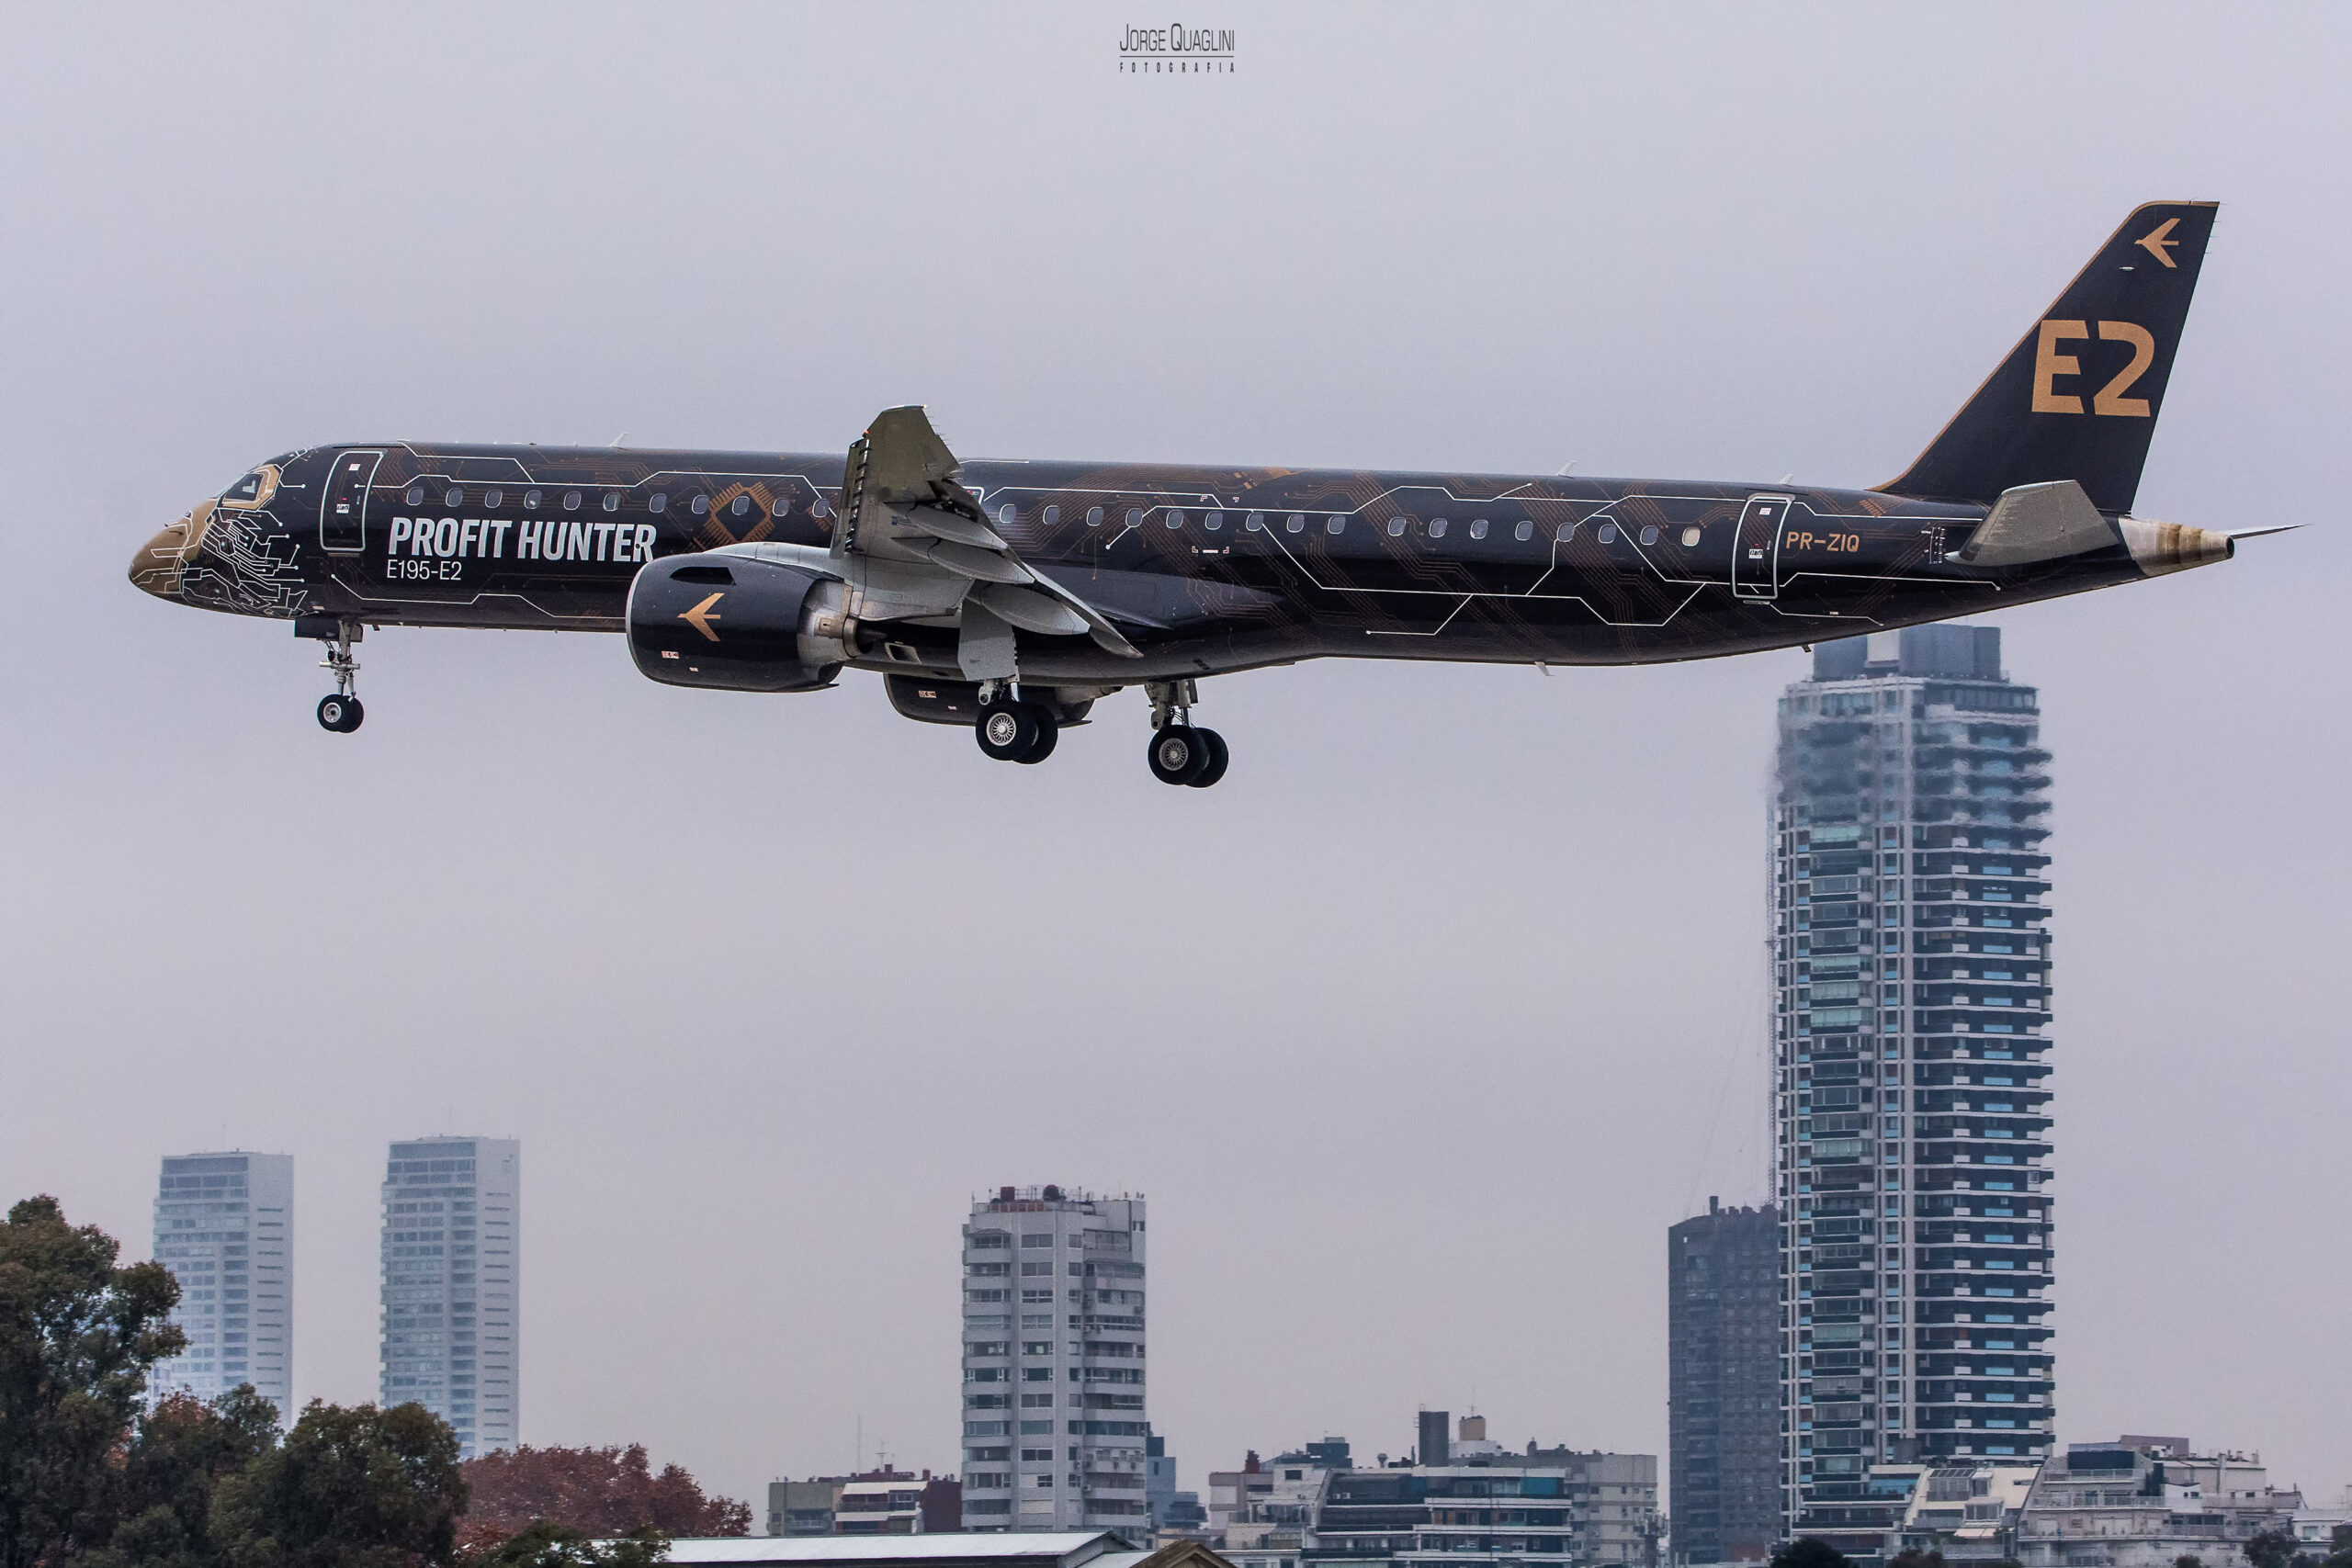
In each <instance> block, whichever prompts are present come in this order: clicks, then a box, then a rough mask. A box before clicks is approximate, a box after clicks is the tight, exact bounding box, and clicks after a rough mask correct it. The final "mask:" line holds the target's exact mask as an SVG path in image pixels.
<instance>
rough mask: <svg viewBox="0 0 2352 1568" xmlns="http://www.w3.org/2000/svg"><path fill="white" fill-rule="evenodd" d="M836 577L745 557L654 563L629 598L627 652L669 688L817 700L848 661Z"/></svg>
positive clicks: (843, 595) (844, 597)
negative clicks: (817, 693) (806, 696)
mask: <svg viewBox="0 0 2352 1568" xmlns="http://www.w3.org/2000/svg"><path fill="white" fill-rule="evenodd" d="M847 603H848V588H847V585H846V584H844V583H842V581H840V580H839V579H838V578H831V577H820V576H819V575H818V574H817V573H815V572H810V571H803V570H800V569H799V568H797V567H790V566H778V565H775V564H774V563H772V562H769V561H762V560H753V559H751V558H748V557H744V556H720V555H688V556H672V557H670V558H667V559H664V560H658V561H655V562H653V563H652V564H651V565H650V566H648V567H646V568H645V569H644V570H642V571H639V573H638V574H637V580H636V581H634V582H632V583H631V584H630V585H629V591H628V651H629V657H630V658H632V659H634V660H637V667H638V668H639V670H641V671H644V672H645V673H646V674H647V675H650V676H651V677H652V678H653V679H654V680H656V681H660V682H662V683H663V684H665V685H671V686H702V687H707V688H715V689H717V690H719V691H726V692H813V691H816V690H818V689H819V688H820V687H823V686H830V685H831V684H832V683H833V677H834V676H835V675H837V674H839V673H840V672H841V667H842V664H843V662H845V661H846V660H848V658H849V648H848V644H847V641H846V633H847V627H846V625H845V617H844V610H845V606H846V604H847Z"/></svg>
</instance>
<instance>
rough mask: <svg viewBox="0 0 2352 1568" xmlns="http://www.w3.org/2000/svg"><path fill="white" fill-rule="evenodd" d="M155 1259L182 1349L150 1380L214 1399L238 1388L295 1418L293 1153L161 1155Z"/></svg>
mask: <svg viewBox="0 0 2352 1568" xmlns="http://www.w3.org/2000/svg"><path fill="white" fill-rule="evenodd" d="M155 1260H156V1261H157V1262H159V1263H161V1264H163V1265H164V1267H165V1268H166V1269H170V1270H171V1271H172V1277H173V1278H174V1279H175V1280H178V1281H179V1285H180V1304H179V1305H178V1306H177V1307H175V1308H174V1309H173V1312H172V1321H173V1322H174V1323H175V1324H176V1325H178V1326H179V1328H180V1330H181V1332H183V1333H184V1334H186V1335H187V1349H186V1350H184V1351H182V1352H181V1353H180V1354H179V1355H177V1356H175V1357H173V1358H172V1359H170V1360H168V1361H165V1362H164V1363H163V1364H162V1365H160V1366H158V1367H157V1368H156V1369H155V1371H154V1372H153V1375H152V1376H151V1377H150V1378H149V1380H148V1386H149V1387H150V1388H152V1389H153V1390H154V1391H155V1392H156V1393H159V1394H161V1393H173V1392H175V1391H181V1390H185V1391H187V1393H193V1394H195V1395H196V1396H197V1397H198V1398H199V1399H206V1400H210V1399H215V1398H218V1397H219V1396H220V1395H221V1394H223V1393H228V1392H229V1391H230V1390H231V1389H233V1388H236V1387H237V1386H239V1385H240V1384H243V1383H251V1384H252V1385H253V1387H254V1393H258V1394H260V1395H261V1396H262V1397H263V1398H264V1399H266V1400H268V1401H269V1402H270V1403H271V1404H275V1405H276V1406H277V1416H278V1419H279V1421H281V1422H288V1421H291V1420H292V1419H293V1417H294V1156H291V1155H249V1154H243V1153H231V1154H209V1155H165V1156H164V1173H163V1177H162V1179H161V1180H160V1181H159V1182H158V1183H157V1185H156V1189H155Z"/></svg>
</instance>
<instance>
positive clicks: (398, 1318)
mask: <svg viewBox="0 0 2352 1568" xmlns="http://www.w3.org/2000/svg"><path fill="white" fill-rule="evenodd" d="M521 1168H522V1145H520V1144H518V1143H515V1141H513V1140H512V1139H505V1138H427V1139H423V1140H421V1141H419V1142H416V1143H411V1144H394V1145H392V1149H391V1157H390V1160H389V1161H388V1162H387V1164H386V1167H385V1171H384V1241H383V1265H384V1283H383V1331H384V1341H383V1345H384V1348H383V1374H382V1392H381V1397H382V1401H383V1403H384V1404H385V1405H386V1406H387V1407H390V1406H391V1405H395V1404H409V1403H411V1402H412V1401H413V1402H414V1403H416V1404H422V1405H424V1407H425V1408H426V1409H428V1410H430V1411H432V1412H433V1413H434V1414H435V1416H440V1417H441V1418H442V1419H443V1420H445V1421H447V1422H448V1423H449V1425H450V1426H451V1427H454V1428H456V1430H457V1434H458V1449H459V1451H460V1453H461V1455H462V1457H464V1458H467V1459H471V1458H473V1457H474V1456H475V1455H476V1454H481V1453H488V1452H490V1451H491V1450H495V1449H511V1448H513V1447H515V1441H516V1438H515V1431H516V1425H517V1418H518V1416H520V1414H521V1410H522V1404H521V1400H520V1397H519V1394H520V1389H519V1387H518V1384H517V1382H516V1378H517V1366H516V1335H515V1298H516V1292H517V1289H518V1286H519V1283H520V1281H519V1279H518V1276H517V1269H516V1265H517V1261H518V1259H517V1257H516V1251H517V1248H518V1247H519V1246H520V1232H519V1229H518V1226H519V1224H520V1220H521V1216H520V1213H518V1194H519V1191H520V1177H521Z"/></svg>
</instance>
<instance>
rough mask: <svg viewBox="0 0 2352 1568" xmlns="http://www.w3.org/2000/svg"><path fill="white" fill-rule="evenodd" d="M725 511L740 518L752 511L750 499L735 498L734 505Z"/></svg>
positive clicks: (744, 496) (746, 497)
mask: <svg viewBox="0 0 2352 1568" xmlns="http://www.w3.org/2000/svg"><path fill="white" fill-rule="evenodd" d="M727 510H728V511H729V512H732V513H734V514H735V515H736V516H738V517H741V516H742V515H743V513H746V512H749V511H751V510H752V498H751V497H750V496H748V495H739V496H737V497H736V498H735V504H734V505H732V506H730V507H729V508H728V509H727Z"/></svg>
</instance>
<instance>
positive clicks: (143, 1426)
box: [80, 1383, 277, 1568]
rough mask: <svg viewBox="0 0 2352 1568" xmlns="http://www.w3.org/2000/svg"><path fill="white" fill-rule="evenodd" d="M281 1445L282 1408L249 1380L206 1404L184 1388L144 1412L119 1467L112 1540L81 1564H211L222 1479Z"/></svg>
mask: <svg viewBox="0 0 2352 1568" xmlns="http://www.w3.org/2000/svg"><path fill="white" fill-rule="evenodd" d="M276 1447H277V1406H275V1405H273V1404H270V1402H269V1401H267V1400H266V1399H264V1398H263V1397H262V1396H261V1395H260V1394H258V1393H254V1390H253V1385H251V1384H250V1383H248V1384H246V1385H244V1386H243V1387H242V1388H238V1389H234V1390H232V1391H231V1392H230V1393H224V1394H222V1395H221V1396H220V1398H218V1399H216V1400H214V1401H213V1402H212V1403H211V1404H205V1403H203V1402H202V1401H200V1400H198V1398H197V1397H196V1396H195V1395H194V1394H191V1393H186V1392H182V1393H174V1394H171V1395H168V1396H166V1397H165V1398H164V1399H162V1400H159V1401H158V1402H157V1403H156V1404H155V1405H154V1407H153V1409H151V1410H149V1411H148V1412H147V1413H146V1414H145V1415H143V1416H141V1417H140V1418H139V1424H138V1427H137V1428H136V1429H135V1430H134V1431H133V1432H132V1434H131V1438H130V1444H129V1446H128V1447H127V1448H126V1449H125V1450H124V1451H123V1454H122V1462H121V1466H120V1468H119V1471H118V1472H117V1477H116V1484H115V1488H114V1495H113V1496H112V1498H111V1499H110V1500H109V1501H110V1506H109V1509H108V1515H107V1517H108V1519H109V1521H110V1522H111V1529H110V1530H109V1531H108V1533H107V1537H106V1545H104V1546H103V1547H100V1548H97V1549H96V1550H95V1551H85V1552H84V1553H83V1554H82V1555H81V1559H80V1561H81V1563H82V1565H83V1568H212V1565H214V1564H216V1563H217V1562H219V1561H220V1553H219V1551H218V1546H217V1543H216V1542H215V1541H214V1540H213V1537H212V1501H213V1496H214V1494H215V1492H216V1491H217V1490H218V1489H219V1487H220V1483H221V1482H223V1481H225V1480H227V1479H228V1478H230V1477H231V1476H234V1475H239V1474H242V1473H243V1472H244V1471H245V1469H246V1468H247V1467H248V1466H250V1465H251V1464H253V1462H254V1461H255V1460H257V1459H259V1458H260V1457H261V1456H262V1455H264V1454H266V1453H267V1452H269V1451H270V1450H272V1449H274V1448H276Z"/></svg>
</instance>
